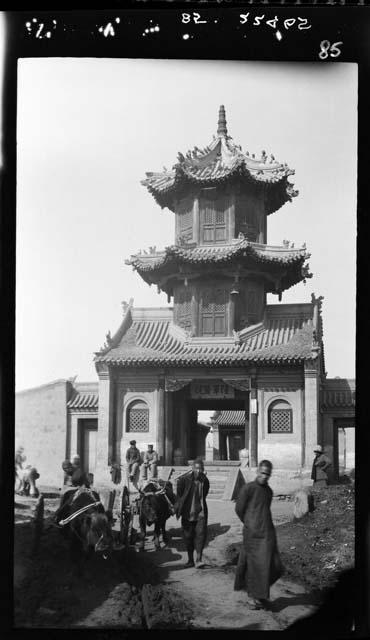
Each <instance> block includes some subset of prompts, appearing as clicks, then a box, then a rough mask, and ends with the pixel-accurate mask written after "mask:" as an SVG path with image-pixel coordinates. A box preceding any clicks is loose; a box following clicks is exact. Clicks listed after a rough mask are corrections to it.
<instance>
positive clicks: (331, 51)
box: [319, 40, 343, 60]
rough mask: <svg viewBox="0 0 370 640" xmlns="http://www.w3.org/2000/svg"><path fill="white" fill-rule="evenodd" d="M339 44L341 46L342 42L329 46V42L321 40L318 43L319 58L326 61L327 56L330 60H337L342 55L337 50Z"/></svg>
mask: <svg viewBox="0 0 370 640" xmlns="http://www.w3.org/2000/svg"><path fill="white" fill-rule="evenodd" d="M340 44H343V42H333V44H330V42H329V40H322V41H321V42H320V53H319V58H320V59H321V60H326V58H327V57H328V56H329V55H330V57H331V58H337V57H338V56H340V54H341V53H342V52H341V50H340V49H339V45H340Z"/></svg>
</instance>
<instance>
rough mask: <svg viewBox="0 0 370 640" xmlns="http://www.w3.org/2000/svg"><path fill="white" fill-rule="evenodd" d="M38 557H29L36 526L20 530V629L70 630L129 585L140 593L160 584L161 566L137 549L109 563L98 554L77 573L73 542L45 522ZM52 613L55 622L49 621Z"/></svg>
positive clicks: (17, 560)
mask: <svg viewBox="0 0 370 640" xmlns="http://www.w3.org/2000/svg"><path fill="white" fill-rule="evenodd" d="M44 525H45V526H44V532H43V534H42V536H41V540H40V544H39V549H38V552H37V553H34V554H32V553H30V544H29V541H30V540H32V537H31V536H32V524H31V523H24V524H23V523H22V524H20V525H17V526H16V527H15V530H14V531H15V533H14V536H15V549H14V551H15V554H14V555H15V566H16V567H17V566H18V567H19V570H18V573H19V580H17V584H16V586H15V590H14V623H15V626H16V627H18V628H24V627H35V626H36V627H48V628H63V627H64V628H65V627H70V626H72V625H74V624H75V623H78V622H79V621H80V620H83V619H84V618H85V617H86V616H88V615H89V613H91V612H92V611H93V610H94V609H96V608H97V607H99V606H100V605H102V604H103V603H104V602H105V601H106V600H107V598H108V596H109V594H110V593H111V591H112V590H113V589H114V588H115V587H116V586H117V585H119V584H122V583H124V582H126V583H128V584H130V585H133V586H134V587H137V588H140V587H141V586H142V585H143V584H145V583H146V584H153V585H154V584H158V583H159V582H160V575H159V572H158V569H157V567H156V566H155V564H154V563H153V561H152V560H151V559H150V557H148V556H147V554H145V553H143V554H139V553H137V552H136V551H135V549H130V548H129V549H128V550H123V551H116V552H114V553H113V554H112V555H111V556H110V557H109V558H108V559H107V560H104V559H103V558H102V557H100V556H98V555H94V556H92V557H91V558H89V559H88V560H86V562H85V563H84V565H83V571H82V575H77V574H76V573H75V567H74V566H73V565H72V563H71V559H70V553H69V543H68V541H67V540H66V539H65V538H64V537H63V536H62V535H61V533H60V531H59V530H57V529H56V528H54V527H52V526H50V521H48V519H45V523H44ZM50 612H51V614H53V615H52V617H50V615H51V614H50Z"/></svg>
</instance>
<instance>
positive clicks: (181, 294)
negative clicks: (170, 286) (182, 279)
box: [174, 285, 192, 331]
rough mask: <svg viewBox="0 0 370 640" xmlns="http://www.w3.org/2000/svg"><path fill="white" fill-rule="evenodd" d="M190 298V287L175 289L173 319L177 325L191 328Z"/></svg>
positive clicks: (188, 329)
mask: <svg viewBox="0 0 370 640" xmlns="http://www.w3.org/2000/svg"><path fill="white" fill-rule="evenodd" d="M191 298H192V290H191V288H190V287H185V285H184V286H182V287H179V288H178V289H176V291H175V296H174V321H175V324H177V325H178V326H179V327H182V328H183V329H185V330H187V331H190V330H191V320H192V316H191Z"/></svg>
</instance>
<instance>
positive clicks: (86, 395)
mask: <svg viewBox="0 0 370 640" xmlns="http://www.w3.org/2000/svg"><path fill="white" fill-rule="evenodd" d="M98 406H99V387H98V383H97V382H78V383H75V384H74V390H73V392H72V397H71V398H70V400H69V401H68V402H67V407H68V409H73V410H83V411H97V409H98Z"/></svg>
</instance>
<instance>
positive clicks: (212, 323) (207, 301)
mask: <svg viewBox="0 0 370 640" xmlns="http://www.w3.org/2000/svg"><path fill="white" fill-rule="evenodd" d="M226 311H227V297H226V291H225V289H216V288H215V289H211V288H209V289H204V290H203V291H202V302H201V318H200V320H201V322H200V326H201V332H202V335H203V336H224V335H226V326H227V325H226Z"/></svg>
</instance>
